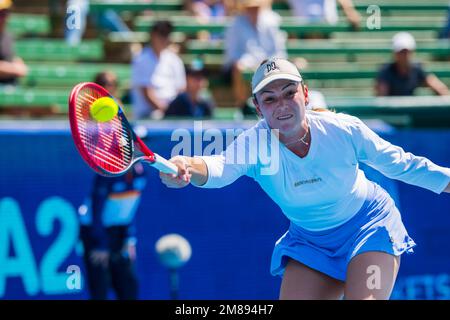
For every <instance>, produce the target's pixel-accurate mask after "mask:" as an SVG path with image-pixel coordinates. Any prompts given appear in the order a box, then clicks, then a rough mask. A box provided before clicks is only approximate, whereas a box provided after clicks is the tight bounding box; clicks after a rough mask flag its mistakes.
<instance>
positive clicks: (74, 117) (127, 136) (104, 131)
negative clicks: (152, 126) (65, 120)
mask: <svg viewBox="0 0 450 320" xmlns="http://www.w3.org/2000/svg"><path fill="white" fill-rule="evenodd" d="M102 97H110V98H112V99H114V97H112V96H111V95H110V94H109V92H108V91H107V90H106V89H104V88H103V87H101V86H99V85H97V84H95V83H91V82H84V83H80V84H78V85H76V86H75V87H74V88H73V89H72V92H71V93H70V96H69V119H70V128H71V131H72V137H73V140H74V142H75V145H76V146H77V149H78V151H79V152H80V154H81V156H82V158H83V159H84V161H85V162H86V163H87V164H88V165H89V166H90V167H91V168H92V169H93V170H94V171H95V172H97V173H98V174H100V175H103V176H106V177H114V176H119V175H122V174H124V173H125V172H127V171H128V170H129V169H130V168H131V167H132V166H133V165H134V164H135V163H136V162H138V161H144V162H146V163H148V164H150V165H151V166H152V167H154V168H156V169H158V170H159V171H161V172H164V173H171V174H177V173H178V168H177V166H175V165H174V164H173V163H171V162H169V161H167V160H166V159H164V158H163V157H161V156H159V155H158V154H156V153H154V152H152V151H151V150H150V149H149V148H148V147H147V146H146V145H145V144H144V142H142V140H141V139H140V138H139V137H138V136H137V135H136V134H135V133H134V131H133V129H132V127H131V125H130V123H129V122H128V120H127V118H126V117H125V114H124V112H123V110H122V107H121V105H120V104H119V103H118V101H117V100H115V102H116V103H117V105H118V106H119V111H118V113H117V114H116V115H115V116H114V118H113V119H111V120H110V121H107V122H97V121H96V120H94V119H93V118H92V116H91V114H90V111H89V110H90V107H91V105H92V103H94V101H96V100H97V99H99V98H102Z"/></svg>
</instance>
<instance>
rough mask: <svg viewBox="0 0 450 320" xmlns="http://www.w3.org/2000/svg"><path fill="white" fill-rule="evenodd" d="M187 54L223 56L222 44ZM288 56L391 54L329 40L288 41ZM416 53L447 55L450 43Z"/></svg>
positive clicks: (193, 45) (196, 46)
mask: <svg viewBox="0 0 450 320" xmlns="http://www.w3.org/2000/svg"><path fill="white" fill-rule="evenodd" d="M186 48H187V52H188V53H191V54H197V55H202V54H223V51H224V44H223V42H205V41H198V40H191V41H189V42H188V43H187V45H186ZM286 48H287V51H288V54H289V55H291V56H302V55H306V54H321V55H326V54H329V55H333V56H335V55H338V54H341V55H342V54H343V55H356V54H392V48H391V45H390V43H384V44H383V43H379V42H371V41H367V42H361V41H359V42H357V43H354V42H351V41H347V42H345V43H333V42H332V41H330V40H289V41H288V42H287V45H286ZM416 51H417V52H422V53H432V54H437V55H449V54H450V43H449V42H448V41H438V40H436V41H434V42H431V43H424V44H420V45H419V46H418V47H417V50H416Z"/></svg>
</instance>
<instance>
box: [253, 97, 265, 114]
mask: <svg viewBox="0 0 450 320" xmlns="http://www.w3.org/2000/svg"><path fill="white" fill-rule="evenodd" d="M253 104H254V105H255V109H256V113H257V114H258V117H260V118H264V116H263V115H262V113H261V109H260V108H259V104H258V99H256V94H254V95H253Z"/></svg>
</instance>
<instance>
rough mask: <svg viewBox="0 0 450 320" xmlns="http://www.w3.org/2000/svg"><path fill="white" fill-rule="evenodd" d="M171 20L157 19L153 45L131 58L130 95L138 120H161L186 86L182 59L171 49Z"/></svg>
mask: <svg viewBox="0 0 450 320" xmlns="http://www.w3.org/2000/svg"><path fill="white" fill-rule="evenodd" d="M172 29H173V27H172V24H171V23H170V22H169V21H158V22H156V23H155V24H154V25H153V27H152V30H151V32H150V46H148V47H145V48H144V49H143V50H142V51H141V52H140V53H139V54H138V55H137V56H136V57H134V58H133V61H132V72H131V86H132V90H131V98H132V105H133V116H134V117H135V118H136V119H142V118H148V117H151V118H153V119H161V118H162V117H163V116H164V112H165V111H166V109H167V107H168V105H169V103H170V102H172V100H173V99H174V98H175V97H176V96H177V95H178V93H180V92H182V91H184V90H185V88H186V73H185V70H184V65H183V61H182V60H181V59H180V57H178V55H177V54H176V53H175V52H173V51H172V50H171V49H170V48H169V45H170V40H169V36H170V33H171V32H172Z"/></svg>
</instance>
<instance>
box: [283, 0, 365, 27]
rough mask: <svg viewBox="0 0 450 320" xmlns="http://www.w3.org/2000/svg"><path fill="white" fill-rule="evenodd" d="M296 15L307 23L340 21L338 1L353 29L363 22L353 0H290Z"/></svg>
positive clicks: (334, 22)
mask: <svg viewBox="0 0 450 320" xmlns="http://www.w3.org/2000/svg"><path fill="white" fill-rule="evenodd" d="M288 2H289V6H290V7H291V9H292V10H293V12H294V15H295V16H297V17H299V18H300V19H301V20H302V21H304V22H306V23H310V22H326V23H329V24H331V25H333V24H336V23H338V19H339V17H338V10H337V3H336V2H339V4H340V5H341V7H342V9H343V11H344V14H345V17H346V18H347V20H348V22H349V23H350V24H351V25H352V27H353V29H358V28H359V26H360V24H361V15H360V14H359V13H358V11H356V10H355V7H354V6H353V2H352V0H288Z"/></svg>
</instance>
